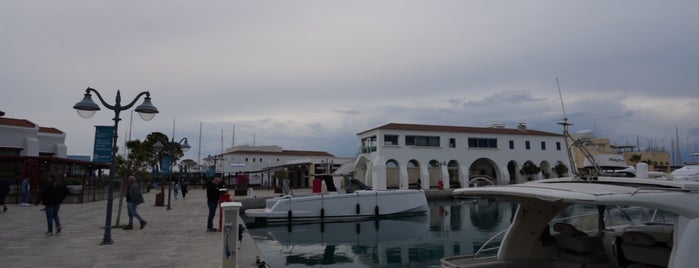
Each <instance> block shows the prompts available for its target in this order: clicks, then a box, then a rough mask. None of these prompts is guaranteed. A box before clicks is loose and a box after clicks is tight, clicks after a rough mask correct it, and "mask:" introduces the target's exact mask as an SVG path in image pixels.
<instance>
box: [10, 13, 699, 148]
mask: <svg viewBox="0 0 699 268" xmlns="http://www.w3.org/2000/svg"><path fill="white" fill-rule="evenodd" d="M697 14H699V1H694V0H691V1H684V0H678V1H646V0H619V1H607V0H604V1H602V0H598V1H594V0H592V1H581V0H579V1H545V0H541V1H491V0H484V1H470V0H433V1H423V0H420V1H417V0H381V1H375V0H372V1H362V0H357V1H345V0H317V1H311V0H307V1H305V0H298V1H267V0H245V1H243V0H220V1H217V0H201V1H182V0H149V1H142V0H137V1H136V0H131V1H129V0H126V1H104V0H65V1H47V0H45V1H39V0H36V1H13V0H0V91H1V93H2V94H1V96H2V97H0V100H1V101H0V111H4V112H5V113H6V115H5V116H6V117H11V118H20V119H28V120H30V121H32V122H34V123H36V124H38V125H40V126H44V127H55V128H57V129H60V130H61V131H63V132H65V133H66V135H67V137H66V145H67V147H68V154H69V155H91V154H92V146H93V142H94V132H95V130H94V126H97V125H113V123H114V122H113V121H112V118H113V117H114V112H113V111H111V110H108V109H106V108H105V107H104V106H102V104H101V103H99V105H100V106H101V107H102V110H101V111H99V112H97V114H96V115H95V116H93V117H91V118H89V119H83V118H81V117H79V116H78V115H77V113H76V111H75V110H74V109H72V107H73V105H75V103H77V102H78V101H80V100H81V99H82V97H83V94H84V93H85V89H86V88H87V87H92V88H95V89H96V90H97V91H98V92H99V93H100V94H101V95H102V96H103V97H104V99H105V101H106V102H108V103H109V104H110V105H113V104H115V102H116V95H117V91H119V92H120V95H121V98H122V100H121V105H126V104H128V103H129V102H130V101H132V100H133V99H134V98H135V97H136V96H137V95H138V94H139V93H140V92H142V91H149V92H150V94H151V98H152V103H153V104H154V105H155V106H156V107H157V108H158V109H159V111H160V113H159V114H158V115H157V116H156V117H155V118H154V119H153V120H151V121H143V120H141V119H140V118H139V117H138V115H136V114H135V113H134V115H133V120H132V119H131V114H132V112H131V110H128V111H123V112H121V114H120V117H121V118H122V121H121V122H120V123H119V131H118V132H119V145H120V146H121V145H122V144H123V142H124V140H123V139H124V138H128V137H129V136H130V137H131V139H141V140H143V139H145V137H146V136H147V135H148V134H149V133H151V132H155V131H158V132H162V133H164V134H166V135H168V136H169V137H172V136H173V135H172V134H173V130H174V138H175V140H176V141H177V140H180V139H182V138H185V137H186V138H187V140H188V142H189V144H190V145H191V146H192V149H191V150H190V151H189V152H187V154H186V155H185V158H191V159H194V160H195V161H197V160H198V159H199V158H200V157H205V156H207V155H209V154H218V153H220V152H221V150H222V148H224V149H225V148H228V147H231V145H236V146H239V145H258V146H259V145H278V146H281V147H283V148H284V149H287V150H312V151H326V152H329V153H331V154H334V155H335V156H338V157H353V156H355V155H356V153H357V149H358V147H359V140H358V137H357V133H360V132H363V131H365V130H370V129H373V128H375V127H378V126H381V125H383V124H387V123H411V124H432V125H453V126H471V127H485V126H489V125H492V124H505V125H506V127H509V128H515V127H516V126H517V124H518V123H520V122H524V123H526V124H527V127H528V128H529V129H536V130H541V131H548V132H553V133H561V132H562V129H561V127H560V125H558V124H556V123H557V122H560V121H561V120H562V118H563V117H564V115H563V111H562V110H563V109H562V105H561V98H559V91H558V86H557V83H556V79H558V82H559V85H560V91H561V95H562V96H563V98H562V99H563V103H564V104H565V111H566V115H567V117H568V119H569V122H570V123H573V124H574V125H573V126H572V127H571V131H573V132H576V131H581V130H593V131H594V132H595V136H597V137H603V138H609V139H610V140H611V142H612V143H613V144H615V145H637V144H639V145H640V146H641V147H643V148H645V147H647V146H653V147H660V148H665V149H666V150H667V151H672V144H673V142H675V141H676V136H679V143H680V144H679V145H680V152H682V154H683V155H684V157H685V159H683V160H684V161H687V160H689V159H688V157H687V155H688V154H689V153H693V152H699V149H698V148H697V143H699V120H697V118H698V117H697V115H698V114H699V108H698V107H699V27H697V25H699V16H697ZM93 99H94V100H95V101H96V102H97V101H98V99H97V97H96V96H94V95H93ZM141 101H142V99H139V100H138V101H137V103H136V105H139V104H140V103H141Z"/></svg>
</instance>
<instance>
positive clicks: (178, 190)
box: [173, 181, 180, 199]
mask: <svg viewBox="0 0 699 268" xmlns="http://www.w3.org/2000/svg"><path fill="white" fill-rule="evenodd" d="M173 191H174V192H175V199H177V193H179V192H180V182H178V181H175V186H174V187H173Z"/></svg>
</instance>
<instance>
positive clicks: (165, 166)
mask: <svg viewBox="0 0 699 268" xmlns="http://www.w3.org/2000/svg"><path fill="white" fill-rule="evenodd" d="M171 166H172V165H170V156H169V155H163V159H162V160H161V161H160V169H161V170H162V172H163V175H165V176H167V175H170V167H171Z"/></svg>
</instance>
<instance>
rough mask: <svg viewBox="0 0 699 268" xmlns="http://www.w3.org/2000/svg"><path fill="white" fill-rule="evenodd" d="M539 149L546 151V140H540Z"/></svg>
mask: <svg viewBox="0 0 699 268" xmlns="http://www.w3.org/2000/svg"><path fill="white" fill-rule="evenodd" d="M541 150H542V151H546V142H545V141H542V142H541Z"/></svg>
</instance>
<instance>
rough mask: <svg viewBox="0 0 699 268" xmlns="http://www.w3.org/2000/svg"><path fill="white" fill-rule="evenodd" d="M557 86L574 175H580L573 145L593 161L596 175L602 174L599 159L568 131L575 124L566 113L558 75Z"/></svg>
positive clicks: (569, 159)
mask: <svg viewBox="0 0 699 268" xmlns="http://www.w3.org/2000/svg"><path fill="white" fill-rule="evenodd" d="M556 86H557V87H558V97H559V98H560V99H561V109H562V110H563V122H559V123H558V124H559V125H562V126H563V137H564V139H565V143H566V148H568V150H567V151H568V162H569V165H570V167H571V170H572V173H573V174H574V175H576V176H577V175H580V174H578V168H577V167H576V165H575V159H574V158H573V150H572V149H573V147H576V148H578V150H580V151H581V152H582V154H583V155H584V156H585V158H587V160H588V161H590V163H592V166H593V167H594V168H595V173H596V175H599V174H602V169H601V168H600V167H599V165H598V164H597V161H595V158H594V157H593V156H592V154H591V153H590V151H589V150H587V147H585V145H584V144H583V142H582V140H581V139H573V137H572V136H571V135H570V131H568V127H569V126H572V125H573V124H571V123H568V115H567V114H566V107H565V104H564V103H563V94H562V93H561V85H560V83H559V82H558V77H556Z"/></svg>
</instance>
